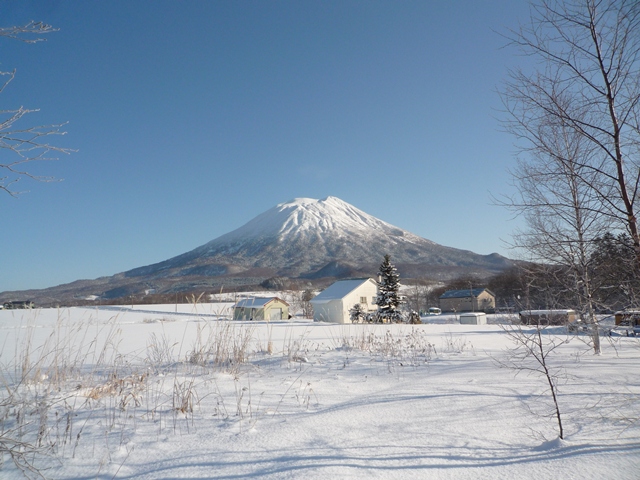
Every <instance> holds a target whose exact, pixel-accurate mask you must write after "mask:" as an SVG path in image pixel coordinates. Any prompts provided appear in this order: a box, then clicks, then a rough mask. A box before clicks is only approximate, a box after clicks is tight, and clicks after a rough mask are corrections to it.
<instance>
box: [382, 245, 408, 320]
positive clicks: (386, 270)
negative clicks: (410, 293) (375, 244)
mask: <svg viewBox="0 0 640 480" xmlns="http://www.w3.org/2000/svg"><path fill="white" fill-rule="evenodd" d="M377 283H378V296H377V297H376V301H375V303H376V305H378V313H377V315H376V316H377V319H378V321H379V322H385V321H387V322H396V323H397V322H401V321H402V312H400V310H399V309H398V308H399V307H400V296H399V295H398V291H399V289H400V275H398V272H397V270H396V267H394V266H393V264H392V263H391V257H390V256H389V255H388V254H387V255H385V256H384V261H383V262H382V264H381V265H380V271H379V272H378V282H377Z"/></svg>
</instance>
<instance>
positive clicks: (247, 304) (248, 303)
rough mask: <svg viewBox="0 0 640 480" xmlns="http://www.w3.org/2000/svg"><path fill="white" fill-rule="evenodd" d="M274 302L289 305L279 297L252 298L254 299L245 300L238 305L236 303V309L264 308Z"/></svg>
mask: <svg viewBox="0 0 640 480" xmlns="http://www.w3.org/2000/svg"><path fill="white" fill-rule="evenodd" d="M274 300H279V301H280V302H282V303H284V304H287V302H285V301H284V300H280V299H279V298H278V297H252V298H243V299H242V300H240V301H239V302H238V303H236V307H240V308H262V307H264V306H265V305H266V304H267V303H269V302H272V301H274Z"/></svg>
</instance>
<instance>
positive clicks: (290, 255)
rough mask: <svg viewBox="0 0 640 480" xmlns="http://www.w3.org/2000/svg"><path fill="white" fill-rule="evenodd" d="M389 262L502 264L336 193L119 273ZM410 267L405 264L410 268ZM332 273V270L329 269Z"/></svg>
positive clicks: (269, 271) (290, 269)
mask: <svg viewBox="0 0 640 480" xmlns="http://www.w3.org/2000/svg"><path fill="white" fill-rule="evenodd" d="M386 253H388V254H390V255H391V258H392V259H393V261H394V263H396V264H397V265H400V264H408V265H413V266H414V267H417V266H419V265H421V266H423V267H424V269H425V270H426V271H425V272H424V275H428V274H429V272H428V271H427V270H428V266H429V265H431V266H432V267H433V268H435V269H436V270H438V271H441V270H442V268H443V267H455V268H457V267H471V268H474V267H477V268H480V269H487V270H495V271H498V270H501V269H503V268H506V266H507V264H508V260H507V259H505V258H504V257H501V256H499V255H496V254H493V255H478V254H475V253H473V252H470V251H466V250H459V249H455V248H450V247H444V246H442V245H438V244H437V243H435V242H432V241H430V240H427V239H424V238H422V237H419V236H417V235H414V234H413V233H410V232H408V231H406V230H403V229H401V228H398V227H395V226H393V225H391V224H389V223H387V222H384V221H382V220H380V219H378V218H376V217H373V216H371V215H369V214H367V213H365V212H363V211H362V210H360V209H358V208H356V207H354V206H353V205H350V204H348V203H347V202H344V201H342V200H340V199H339V198H336V197H327V198H325V199H322V200H316V199H311V198H296V199H294V200H291V201H289V202H286V203H281V204H279V205H276V206H275V207H273V208H271V209H269V210H267V211H266V212H264V213H262V214H260V215H258V216H257V217H256V218H254V219H253V220H251V221H249V222H248V223H246V224H245V225H243V226H242V227H240V228H238V229H237V230H234V231H232V232H229V233H227V234H225V235H222V236H221V237H218V238H216V239H215V240H212V241H211V242H209V243H206V244H205V245H202V246H201V247H198V248H196V249H194V250H192V251H190V252H187V253H185V254H183V255H179V256H177V257H174V258H171V259H169V260H166V261H164V262H160V263H157V264H154V265H149V266H147V267H142V268H137V269H134V270H130V271H128V272H126V273H125V275H126V276H128V277H136V276H149V275H151V276H154V277H156V276H157V277H167V276H190V275H205V276H221V275H233V276H238V275H241V276H251V277H254V276H274V275H279V276H287V277H291V278H295V277H304V278H317V277H322V276H331V277H333V276H343V275H339V274H338V275H336V274H335V273H336V272H335V271H336V269H337V270H341V271H344V273H345V274H347V273H349V272H351V271H353V272H355V271H361V272H368V274H369V275H374V274H375V272H376V268H377V266H378V264H379V263H380V261H381V259H382V257H383V256H384V255H385V254H386ZM413 269H415V268H412V270H413ZM329 273H334V274H329Z"/></svg>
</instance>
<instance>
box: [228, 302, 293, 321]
mask: <svg viewBox="0 0 640 480" xmlns="http://www.w3.org/2000/svg"><path fill="white" fill-rule="evenodd" d="M288 318H289V304H288V303H287V302H285V301H284V300H281V299H279V298H278V297H267V298H262V297H251V298H244V299H242V300H240V301H239V302H238V303H236V305H235V307H234V308H233V319H234V320H285V319H288Z"/></svg>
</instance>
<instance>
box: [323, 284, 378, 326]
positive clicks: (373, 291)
mask: <svg viewBox="0 0 640 480" xmlns="http://www.w3.org/2000/svg"><path fill="white" fill-rule="evenodd" d="M377 294H378V284H377V283H376V281H375V280H374V279H372V278H355V279H351V280H339V281H337V282H335V283H333V284H332V285H331V286H329V287H328V288H326V289H325V290H323V291H322V292H320V293H319V294H318V295H316V296H315V297H314V298H313V299H312V300H311V304H312V305H313V320H314V321H316V322H331V323H351V319H350V317H349V310H350V309H351V308H352V307H353V306H354V305H356V304H360V306H361V308H362V311H363V312H365V313H373V312H375V311H376V310H377V309H378V306H377V305H376V304H375V303H374V302H375V299H376V296H377Z"/></svg>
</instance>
